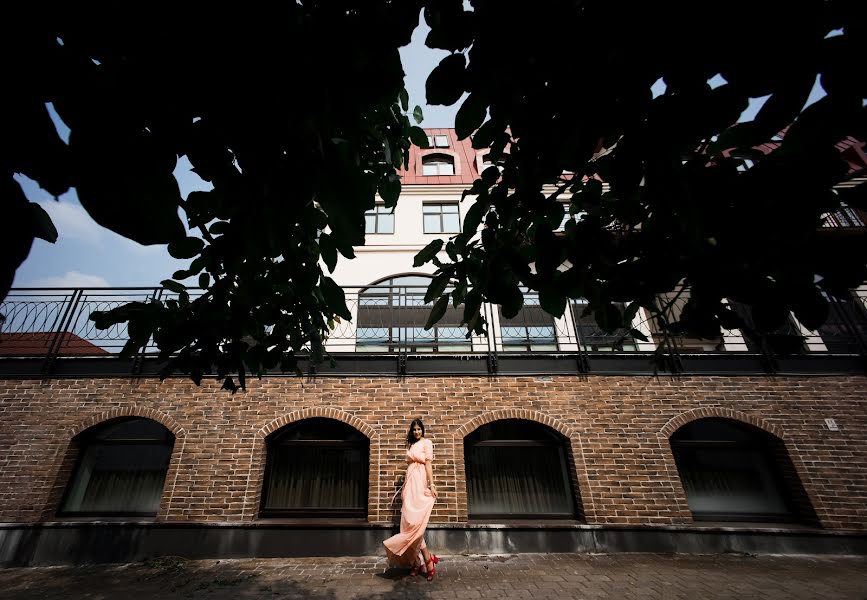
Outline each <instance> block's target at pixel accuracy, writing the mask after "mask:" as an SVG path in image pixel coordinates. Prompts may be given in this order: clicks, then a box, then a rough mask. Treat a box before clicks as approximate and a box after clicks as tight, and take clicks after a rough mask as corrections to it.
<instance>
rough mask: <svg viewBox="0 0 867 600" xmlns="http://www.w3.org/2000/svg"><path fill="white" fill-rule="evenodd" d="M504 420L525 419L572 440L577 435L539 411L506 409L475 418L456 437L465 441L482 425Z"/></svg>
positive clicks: (458, 431) (460, 428)
mask: <svg viewBox="0 0 867 600" xmlns="http://www.w3.org/2000/svg"><path fill="white" fill-rule="evenodd" d="M503 419H523V420H525V421H534V422H536V423H541V424H542V425H545V426H547V427H550V428H551V429H553V430H554V431H556V432H558V433H560V434H562V435H563V436H564V437H567V438H571V437H572V436H573V435H574V433H575V432H574V431H573V430H572V428H571V427H569V426H568V425H566V424H565V423H563V422H562V421H560V420H559V419H555V418H554V417H551V416H549V415H546V414H545V413H543V412H540V411H538V410H527V409H524V408H504V409H502V410H492V411H490V412H486V413H482V414H480V415H477V416H475V417H473V418H472V419H470V420H469V421H468V422H466V423H464V424H463V425H461V426H460V427H458V429H457V430H456V431H455V437H457V438H461V439H463V438H465V437H467V435H469V434H470V433H472V432H473V431H475V430H476V429H478V428H479V427H481V426H482V425H487V424H488V423H492V422H493V421H502V420H503Z"/></svg>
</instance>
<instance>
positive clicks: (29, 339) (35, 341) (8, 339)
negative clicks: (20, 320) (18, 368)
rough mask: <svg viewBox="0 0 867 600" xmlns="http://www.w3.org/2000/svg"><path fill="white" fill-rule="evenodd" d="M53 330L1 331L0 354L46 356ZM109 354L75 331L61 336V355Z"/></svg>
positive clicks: (53, 335) (59, 351)
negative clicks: (28, 331)
mask: <svg viewBox="0 0 867 600" xmlns="http://www.w3.org/2000/svg"><path fill="white" fill-rule="evenodd" d="M56 335H57V333H56V332H53V331H35V332H32V333H0V356H45V355H46V354H48V350H49V348H50V347H51V343H52V341H54V337H55V336H56ZM106 354H109V352H108V351H106V350H105V349H103V348H100V347H99V346H96V345H94V344H91V343H90V342H88V341H87V340H85V339H82V338H80V337H78V336H77V335H75V334H74V333H64V334H62V335H61V336H60V342H59V348H58V355H59V356H94V355H100V356H101V355H106Z"/></svg>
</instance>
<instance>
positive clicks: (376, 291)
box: [356, 275, 472, 352]
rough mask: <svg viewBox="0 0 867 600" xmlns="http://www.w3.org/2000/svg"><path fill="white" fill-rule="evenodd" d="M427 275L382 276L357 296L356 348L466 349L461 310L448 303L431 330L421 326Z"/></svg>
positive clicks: (426, 314) (426, 307)
mask: <svg viewBox="0 0 867 600" xmlns="http://www.w3.org/2000/svg"><path fill="white" fill-rule="evenodd" d="M431 279H432V278H431V277H430V276H428V275H403V276H398V277H390V278H388V279H383V280H382V281H380V282H379V283H377V284H375V285H372V286H370V287H368V288H366V289H364V290H362V291H361V292H360V293H359V295H358V317H357V327H356V348H357V349H358V350H360V351H362V352H400V351H405V352H468V351H471V350H472V343H471V342H470V341H469V340H467V339H466V330H465V328H464V327H463V326H461V321H462V319H463V313H462V312H461V311H460V310H458V309H455V308H453V307H452V306H451V305H450V306H449V307H448V308H447V309H446V314H445V315H443V318H442V319H440V321H439V322H438V323H437V324H436V325H435V326H434V327H432V328H431V329H429V330H425V328H424V326H425V323H427V319H428V317H429V316H430V311H431V304H430V303H427V304H426V303H425V301H424V296H425V293H426V292H427V288H428V285H430V282H431Z"/></svg>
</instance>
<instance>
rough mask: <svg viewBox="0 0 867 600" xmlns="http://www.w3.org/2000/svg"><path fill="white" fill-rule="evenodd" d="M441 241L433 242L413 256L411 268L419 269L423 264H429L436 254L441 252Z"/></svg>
mask: <svg viewBox="0 0 867 600" xmlns="http://www.w3.org/2000/svg"><path fill="white" fill-rule="evenodd" d="M442 247H443V241H442V240H434V241H432V242H431V243H430V244H428V245H427V246H425V247H424V248H422V250H421V252H419V253H418V254H416V255H415V258H414V259H413V261H412V266H414V267H420V266H422V265H423V264H425V263H427V262H430V261H431V259H433V257H434V256H436V255H437V252H439V251H440V250H442Z"/></svg>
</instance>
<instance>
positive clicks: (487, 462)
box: [464, 419, 576, 519]
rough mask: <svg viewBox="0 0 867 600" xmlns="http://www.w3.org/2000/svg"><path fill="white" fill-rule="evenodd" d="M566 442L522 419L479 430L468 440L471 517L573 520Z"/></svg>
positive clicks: (467, 472) (465, 445)
mask: <svg viewBox="0 0 867 600" xmlns="http://www.w3.org/2000/svg"><path fill="white" fill-rule="evenodd" d="M567 447H568V446H567V442H566V439H565V438H563V437H562V436H561V435H559V434H557V433H556V432H554V431H552V430H550V429H548V428H547V427H544V426H542V425H539V424H538V423H534V422H532V421H525V420H522V419H504V420H501V421H494V422H493V423H489V424H487V425H483V426H482V427H479V428H478V429H476V430H475V431H474V432H472V433H471V434H469V435H468V436H467V437H466V438H465V439H464V464H465V466H466V474H467V500H468V509H469V516H470V518H475V519H495V518H513V519H522V518H532V519H546V518H547V519H572V518H574V517H575V513H576V510H575V502H574V499H573V497H572V486H571V485H570V478H569V469H568V467H567V465H568V462H567V460H566V449H567Z"/></svg>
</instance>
